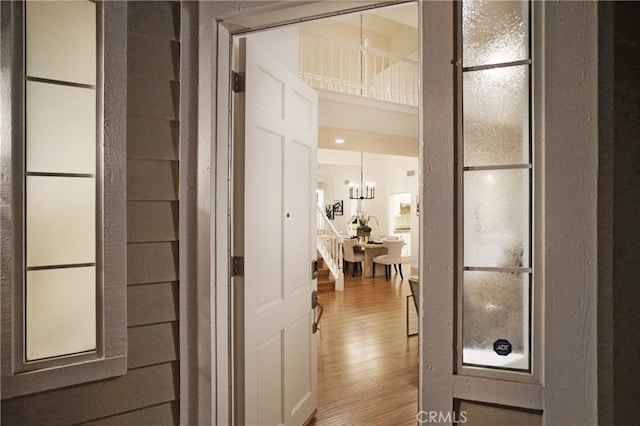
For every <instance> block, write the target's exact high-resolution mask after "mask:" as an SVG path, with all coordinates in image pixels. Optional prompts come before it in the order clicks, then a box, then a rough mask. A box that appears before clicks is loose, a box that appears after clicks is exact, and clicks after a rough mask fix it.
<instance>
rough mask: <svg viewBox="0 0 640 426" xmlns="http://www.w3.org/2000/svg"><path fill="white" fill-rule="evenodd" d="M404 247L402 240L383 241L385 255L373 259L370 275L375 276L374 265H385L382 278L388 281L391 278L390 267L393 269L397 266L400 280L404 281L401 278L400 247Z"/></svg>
mask: <svg viewBox="0 0 640 426" xmlns="http://www.w3.org/2000/svg"><path fill="white" fill-rule="evenodd" d="M403 245H404V241H402V240H395V241H392V240H383V241H382V247H385V248H386V249H387V254H381V255H380V256H376V257H374V258H373V259H372V260H371V261H372V271H371V272H372V274H373V276H374V277H375V276H376V263H380V264H382V265H385V268H384V278H385V280H388V279H389V278H390V277H391V265H393V266H394V267H395V266H396V265H397V266H398V269H397V270H398V271H399V272H400V278H401V279H404V277H403V276H402V255H401V254H402V246H403Z"/></svg>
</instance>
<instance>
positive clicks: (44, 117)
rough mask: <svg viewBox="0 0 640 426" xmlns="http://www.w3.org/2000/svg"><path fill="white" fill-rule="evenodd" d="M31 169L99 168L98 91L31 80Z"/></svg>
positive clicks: (68, 170)
mask: <svg viewBox="0 0 640 426" xmlns="http://www.w3.org/2000/svg"><path fill="white" fill-rule="evenodd" d="M26 124H27V171H28V172H50V173H91V174H94V173H95V172H96V92H95V90H93V89H83V88H78V87H70V86H62V85H56V84H47V83H39V82H33V81H28V82H27V120H26Z"/></svg>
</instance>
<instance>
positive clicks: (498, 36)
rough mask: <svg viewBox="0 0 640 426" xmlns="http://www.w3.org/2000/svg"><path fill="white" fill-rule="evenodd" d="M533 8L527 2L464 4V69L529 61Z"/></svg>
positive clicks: (470, 2) (472, 1)
mask: <svg viewBox="0 0 640 426" xmlns="http://www.w3.org/2000/svg"><path fill="white" fill-rule="evenodd" d="M528 34H529V5H528V2H526V1H481V0H469V1H464V2H462V51H463V54H464V61H463V66H465V67H470V66H476V65H490V64H499V63H504V62H513V61H519V60H524V59H528V58H529V40H528Z"/></svg>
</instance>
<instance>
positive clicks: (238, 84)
mask: <svg viewBox="0 0 640 426" xmlns="http://www.w3.org/2000/svg"><path fill="white" fill-rule="evenodd" d="M231 86H232V88H233V93H243V92H244V73H243V72H235V71H233V72H232V74H231Z"/></svg>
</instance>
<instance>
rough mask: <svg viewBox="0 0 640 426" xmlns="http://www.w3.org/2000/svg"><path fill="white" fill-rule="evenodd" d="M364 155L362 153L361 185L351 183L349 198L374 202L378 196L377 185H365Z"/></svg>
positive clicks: (371, 183) (370, 183)
mask: <svg viewBox="0 0 640 426" xmlns="http://www.w3.org/2000/svg"><path fill="white" fill-rule="evenodd" d="M362 159H363V154H362V152H361V153H360V185H359V186H358V184H357V183H356V184H354V183H353V182H351V183H349V198H350V199H352V200H372V199H373V198H375V196H376V184H375V183H373V182H367V183H364V180H363V176H364V173H363V170H364V169H363V161H362Z"/></svg>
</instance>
